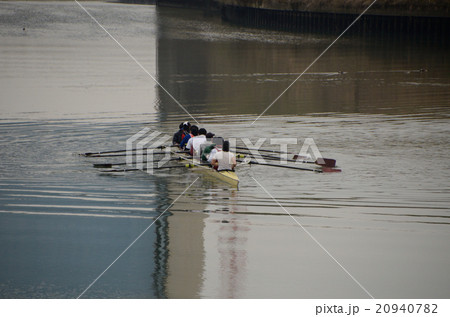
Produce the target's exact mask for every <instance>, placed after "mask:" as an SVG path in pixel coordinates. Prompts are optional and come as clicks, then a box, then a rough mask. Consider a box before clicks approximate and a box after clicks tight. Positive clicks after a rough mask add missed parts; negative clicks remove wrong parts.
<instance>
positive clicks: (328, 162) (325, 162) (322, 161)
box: [314, 157, 336, 167]
mask: <svg viewBox="0 0 450 317" xmlns="http://www.w3.org/2000/svg"><path fill="white" fill-rule="evenodd" d="M314 163H316V164H317V165H320V166H324V167H336V160H333V159H329V158H324V157H319V158H318V159H317V160H316V161H315V162H314Z"/></svg>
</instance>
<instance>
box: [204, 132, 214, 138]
mask: <svg viewBox="0 0 450 317" xmlns="http://www.w3.org/2000/svg"><path fill="white" fill-rule="evenodd" d="M213 136H214V133H211V132H208V133H206V138H207V139H211V138H212V137H213Z"/></svg>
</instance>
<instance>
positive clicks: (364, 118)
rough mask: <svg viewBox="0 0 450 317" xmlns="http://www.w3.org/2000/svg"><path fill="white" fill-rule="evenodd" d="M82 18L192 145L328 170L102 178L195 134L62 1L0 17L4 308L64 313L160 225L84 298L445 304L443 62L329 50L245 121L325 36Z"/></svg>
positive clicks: (162, 13) (199, 21)
mask: <svg viewBox="0 0 450 317" xmlns="http://www.w3.org/2000/svg"><path fill="white" fill-rule="evenodd" d="M81 4H82V5H83V6H84V7H85V8H86V9H87V10H88V11H89V12H90V13H91V14H92V16H94V17H95V18H96V19H97V20H98V22H99V23H100V24H101V25H102V26H104V27H105V28H106V30H108V31H109V32H110V34H111V35H112V36H114V37H115V38H116V40H117V41H118V42H120V43H121V45H123V47H124V48H126V49H127V50H128V51H129V53H130V54H132V55H133V56H134V58H136V60H137V61H139V63H141V65H142V66H143V67H144V68H145V69H146V70H147V71H148V72H149V73H150V74H152V75H153V76H155V77H156V78H157V79H158V80H159V81H160V82H161V84H162V85H163V86H164V88H165V89H167V91H168V92H170V93H171V94H172V95H173V97H174V98H175V99H176V100H178V101H179V102H180V103H181V104H182V105H183V106H184V107H185V108H186V109H187V110H188V111H189V113H191V115H192V116H193V117H194V118H195V119H196V120H197V121H198V122H199V124H200V125H201V126H203V127H205V128H206V129H207V130H211V131H213V132H215V133H216V134H217V135H223V136H226V137H234V138H238V139H240V138H243V137H247V138H250V139H251V140H252V141H253V142H255V141H256V140H257V139H258V138H260V137H264V138H267V141H266V142H265V144H264V147H266V148H273V149H276V145H271V144H270V142H269V139H271V138H296V139H298V140H299V141H298V143H299V144H298V145H297V146H292V148H290V149H291V150H292V151H297V152H298V151H299V149H300V147H301V145H302V142H303V140H304V139H305V138H313V139H314V141H315V143H316V144H317V146H318V148H319V149H320V151H321V153H322V154H323V155H324V156H325V157H331V158H335V159H336V160H337V163H338V165H339V167H340V168H341V169H342V170H343V172H342V173H330V174H317V173H312V172H308V171H293V170H289V169H278V168H269V167H268V168H264V167H263V166H255V165H252V166H239V167H238V174H239V177H240V180H241V182H240V186H239V189H238V190H237V189H235V188H232V187H230V186H228V185H227V184H226V183H222V182H220V181H216V180H215V179H211V178H209V177H208V176H206V175H202V174H199V173H196V172H195V171H192V170H183V169H173V170H162V171H158V172H155V174H154V175H149V174H147V173H143V172H130V173H119V174H115V175H111V174H107V173H102V172H100V171H99V170H98V169H94V168H93V167H92V163H100V162H104V161H105V160H104V159H98V158H95V159H94V158H89V159H88V158H83V157H80V156H78V155H77V153H82V152H89V151H104V150H118V149H122V148H125V142H126V140H127V138H129V137H131V136H132V135H133V134H135V133H137V132H139V131H140V130H141V129H143V128H145V127H148V128H150V129H152V130H158V131H161V132H163V133H165V134H168V135H171V134H172V133H173V132H175V131H176V129H177V127H178V125H179V123H180V122H182V121H185V120H190V121H191V122H193V119H192V118H191V117H190V116H188V115H187V114H186V113H185V112H184V111H183V110H182V109H181V108H180V107H179V106H178V105H177V103H175V102H174V101H173V100H172V99H171V98H170V97H169V96H168V95H167V94H166V92H164V91H163V90H162V89H161V88H160V87H158V86H157V85H156V84H155V82H154V81H153V80H152V79H151V78H150V77H149V76H148V74H146V73H145V72H144V71H143V70H142V69H141V68H140V67H139V66H138V65H137V64H136V63H135V62H134V61H133V60H132V59H131V58H130V56H128V55H127V54H126V53H125V52H124V51H123V50H122V49H121V48H120V47H119V46H118V44H117V43H115V42H114V41H113V40H112V39H111V38H110V37H108V35H107V34H106V33H105V31H104V30H102V29H101V28H100V27H99V26H98V25H97V24H96V23H95V22H94V21H93V20H92V19H91V17H89V15H87V14H86V12H84V11H83V10H82V9H81V8H80V7H79V6H78V5H77V4H76V3H75V2H42V3H39V2H32V3H28V2H0V40H1V46H0V69H1V76H0V91H1V94H0V114H1V116H0V255H1V256H0V297H2V298H76V297H78V296H79V295H80V294H81V293H82V292H83V291H84V290H86V288H87V287H88V286H89V285H90V284H91V283H92V282H93V281H94V280H95V279H96V278H97V277H98V276H99V275H100V274H101V273H102V272H103V271H104V270H105V269H106V268H107V267H108V266H109V265H110V264H111V263H112V262H113V261H114V260H115V259H116V258H117V257H118V256H119V255H120V254H121V253H122V251H123V250H124V249H125V248H126V247H127V246H129V245H130V243H131V242H133V240H135V239H136V238H137V237H138V236H139V235H140V234H141V233H142V231H143V230H144V229H146V228H147V227H148V226H149V225H150V224H151V223H152V222H153V221H154V220H155V219H156V217H158V216H159V215H161V214H162V213H163V215H162V216H161V217H160V218H159V219H158V220H157V221H156V222H155V224H154V225H152V226H151V227H150V229H149V230H148V231H147V232H146V233H145V234H144V235H142V237H141V238H140V239H138V240H137V242H136V243H135V244H134V245H133V246H132V247H131V248H130V249H129V250H128V251H127V252H126V253H125V254H124V255H123V256H121V257H120V259H119V260H117V262H115V264H114V265H113V266H111V268H110V269H109V270H107V271H106V272H105V274H104V275H103V276H102V277H101V278H100V279H99V280H98V281H97V282H96V283H95V284H93V285H92V287H90V288H89V289H88V290H87V291H86V292H85V293H84V294H83V298H370V297H371V296H373V297H375V298H448V297H449V296H450V274H449V268H450V243H449V242H450V230H449V229H450V227H449V224H450V207H449V206H450V186H449V185H450V184H449V179H450V163H449V162H450V161H449V159H448V156H449V154H450V153H449V141H450V137H449V135H450V134H449V130H450V126H449V115H450V76H449V71H450V60H449V59H448V56H449V49H448V48H444V47H440V46H433V45H430V46H426V47H425V46H423V45H419V44H416V43H412V42H398V41H389V40H387V41H384V42H380V41H378V40H370V39H364V38H346V37H343V38H342V39H341V40H339V41H338V42H337V43H336V45H334V46H333V47H332V48H331V49H330V50H329V51H328V52H327V53H326V54H324V55H323V57H322V58H320V59H319V60H318V61H317V62H316V63H315V64H314V65H313V66H312V67H311V68H310V69H309V70H308V71H307V72H306V73H305V74H304V75H303V76H302V77H301V78H300V79H299V80H298V81H297V82H296V83H295V84H294V85H293V86H292V87H291V88H290V89H289V90H288V91H287V92H286V93H285V94H284V95H283V96H282V97H281V98H280V99H279V100H278V101H277V102H276V103H275V104H273V106H272V107H271V108H270V109H269V110H268V111H267V112H266V113H265V114H264V115H263V116H262V117H261V118H260V119H258V120H257V121H256V122H255V123H254V124H252V123H253V122H254V120H255V119H256V118H257V117H258V115H259V114H261V113H262V112H263V111H264V110H265V109H266V108H267V107H268V106H269V105H270V104H271V103H272V102H273V101H274V100H275V98H277V97H278V96H279V95H280V94H281V93H282V92H283V90H285V89H286V88H287V87H288V86H289V85H290V84H291V83H292V82H293V81H294V80H295V79H296V77H297V76H298V75H300V74H301V73H302V72H303V71H304V69H305V68H306V67H308V66H309V65H310V63H311V62H312V61H313V60H314V59H315V58H316V57H317V56H318V55H319V54H320V53H321V52H322V51H323V50H324V49H325V48H326V47H327V46H328V45H329V44H330V43H331V42H332V41H333V40H334V38H331V37H329V36H326V35H317V34H315V35H312V34H293V33H281V32H275V31H265V30H258V29H247V28H241V27H237V26H232V25H228V24H224V23H222V22H221V21H220V19H218V18H215V17H204V16H203V14H202V13H201V12H197V11H190V10H181V9H169V8H156V7H154V6H134V5H121V4H112V3H101V2H92V3H89V2H82V3H81ZM109 161H111V162H123V161H124V158H123V157H116V158H114V159H109ZM197 178H198V180H196V179H197ZM195 180H196V181H195ZM194 181H195V183H194V185H193V186H192V187H191V188H190V189H189V190H188V191H187V192H186V193H185V194H184V195H182V196H181V197H179V195H180V194H181V193H182V192H183V191H184V190H185V189H186V188H187V187H188V186H189V185H190V184H192V182H194ZM271 196H272V197H273V198H275V200H274V199H273V198H272V197H271ZM178 197H179V198H178ZM177 198H178V199H177ZM174 201H175V203H174V204H173V205H171V204H172V202H174ZM280 205H282V206H283V208H284V209H283V208H281V207H280ZM169 207H170V208H169ZM167 208H169V209H168V210H167ZM166 210H167V212H165V211H166ZM286 211H287V212H289V213H290V214H292V216H293V217H289V216H288V215H287V212H286ZM294 219H295V221H294ZM299 224H301V225H302V226H303V228H302V227H301V226H300V225H299ZM304 229H305V230H306V231H307V232H308V233H307V232H305V230H304ZM343 268H345V270H344V269H343Z"/></svg>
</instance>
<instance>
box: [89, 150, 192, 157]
mask: <svg viewBox="0 0 450 317" xmlns="http://www.w3.org/2000/svg"><path fill="white" fill-rule="evenodd" d="M167 153H169V152H153V153H152V154H154V155H163V154H167ZM172 153H186V152H183V151H177V152H172ZM145 154H146V153H145V152H143V153H131V155H132V156H137V155H145ZM128 155H130V154H125V153H124V154H111V155H103V154H93V155H89V156H87V157H123V156H128Z"/></svg>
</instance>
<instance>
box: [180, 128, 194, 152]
mask: <svg viewBox="0 0 450 317" xmlns="http://www.w3.org/2000/svg"><path fill="white" fill-rule="evenodd" d="M194 131H195V133H196V134H197V135H198V127H197V126H196V125H193V126H191V128H190V129H189V133H187V134H186V135H185V137H184V138H183V140H182V141H181V143H180V149H182V150H184V149H185V147H186V146H187V144H188V142H189V139H190V138H192V137H194Z"/></svg>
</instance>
